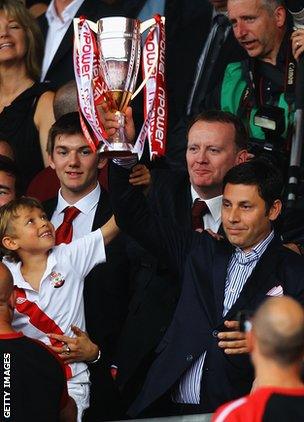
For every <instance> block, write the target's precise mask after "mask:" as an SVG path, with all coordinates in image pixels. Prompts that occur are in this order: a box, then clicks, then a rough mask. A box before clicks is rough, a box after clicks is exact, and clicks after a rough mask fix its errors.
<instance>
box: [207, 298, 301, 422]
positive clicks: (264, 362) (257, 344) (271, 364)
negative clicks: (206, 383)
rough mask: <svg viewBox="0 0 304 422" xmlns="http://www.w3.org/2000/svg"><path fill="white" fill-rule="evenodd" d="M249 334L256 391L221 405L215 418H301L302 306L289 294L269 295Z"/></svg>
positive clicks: (231, 421) (229, 421) (218, 421)
mask: <svg viewBox="0 0 304 422" xmlns="http://www.w3.org/2000/svg"><path fill="white" fill-rule="evenodd" d="M246 324H250V322H248V321H247V323H246ZM247 338H248V347H249V350H250V353H251V359H252V362H253V365H254V368H255V375H256V382H255V387H254V391H253V392H252V393H251V394H250V395H249V396H246V397H242V398H240V399H238V400H235V401H233V402H231V403H228V404H226V405H224V406H222V407H221V408H220V409H219V410H218V411H217V412H216V414H215V416H214V417H213V421H214V422H237V421H246V422H253V421H254V422H262V421H269V422H277V421H295V422H296V421H301V420H302V419H303V406H304V384H303V382H302V380H301V375H300V374H301V369H302V364H303V354H304V313H303V308H302V307H301V306H300V304H299V303H298V302H296V301H295V300H293V299H291V298H289V297H287V296H286V297H276V298H271V299H267V300H266V302H265V303H264V304H263V305H261V307H260V308H259V309H258V311H257V313H256V315H255V316H254V318H253V320H252V328H251V330H250V331H249V332H248V333H247Z"/></svg>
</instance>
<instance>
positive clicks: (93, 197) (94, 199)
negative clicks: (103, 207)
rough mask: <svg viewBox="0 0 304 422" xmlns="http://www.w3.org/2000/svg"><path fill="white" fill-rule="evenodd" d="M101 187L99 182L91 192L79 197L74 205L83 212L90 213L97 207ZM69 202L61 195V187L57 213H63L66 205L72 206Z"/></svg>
mask: <svg viewBox="0 0 304 422" xmlns="http://www.w3.org/2000/svg"><path fill="white" fill-rule="evenodd" d="M100 193H101V189H100V185H99V183H97V185H96V187H95V189H93V190H92V191H91V192H90V193H88V194H87V195H86V196H84V197H83V198H81V199H79V201H77V202H75V204H73V206H74V207H76V208H78V209H79V210H80V212H81V213H82V214H89V212H90V211H91V210H92V209H93V208H94V207H95V205H96V204H97V203H98V201H99V197H100ZM70 206H71V204H69V203H68V202H67V201H66V200H65V199H64V198H63V196H62V195H61V189H60V190H59V192H58V202H57V213H58V214H60V213H62V212H63V211H64V210H65V209H66V207H70Z"/></svg>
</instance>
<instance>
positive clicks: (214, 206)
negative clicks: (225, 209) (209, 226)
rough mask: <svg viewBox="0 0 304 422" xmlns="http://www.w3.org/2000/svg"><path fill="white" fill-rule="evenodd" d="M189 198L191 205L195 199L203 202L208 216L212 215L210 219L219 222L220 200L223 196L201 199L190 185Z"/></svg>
mask: <svg viewBox="0 0 304 422" xmlns="http://www.w3.org/2000/svg"><path fill="white" fill-rule="evenodd" d="M191 197H192V204H193V202H194V201H195V200H196V199H201V200H202V201H205V202H206V204H207V206H208V208H209V211H210V214H211V215H212V218H213V220H214V221H216V222H217V221H219V220H220V219H221V209H222V198H223V195H219V196H215V197H214V198H211V199H203V198H201V197H200V196H199V194H198V193H197V192H196V190H195V189H194V187H193V186H192V185H191Z"/></svg>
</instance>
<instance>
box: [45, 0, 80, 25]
mask: <svg viewBox="0 0 304 422" xmlns="http://www.w3.org/2000/svg"><path fill="white" fill-rule="evenodd" d="M83 2H84V0H73V1H72V2H71V3H70V4H69V5H68V6H67V7H66V8H65V9H64V10H63V12H62V13H61V16H58V15H57V11H56V8H55V0H52V1H51V3H50V4H49V7H48V8H47V11H46V12H45V16H46V18H47V20H48V22H49V24H51V22H52V21H54V20H55V19H60V20H61V22H62V23H66V22H68V21H70V20H72V19H73V18H74V17H75V15H76V13H77V11H78V9H79V8H80V6H81V5H82V3H83Z"/></svg>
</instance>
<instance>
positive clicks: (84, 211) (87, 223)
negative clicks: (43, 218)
mask: <svg viewBox="0 0 304 422" xmlns="http://www.w3.org/2000/svg"><path fill="white" fill-rule="evenodd" d="M100 193H101V189H100V185H99V183H98V184H97V186H96V188H95V189H93V190H92V191H91V192H90V193H89V194H88V195H86V196H85V197H83V198H82V199H80V200H79V201H77V202H76V203H75V204H73V206H74V207H76V208H78V209H79V210H80V213H79V214H78V215H77V217H76V218H75V220H73V223H72V224H73V240H75V239H79V238H81V237H83V236H85V235H86V234H88V233H90V232H91V230H92V226H93V221H94V217H95V213H96V209H97V205H98V201H99V197H100ZM70 206H71V204H69V203H68V202H67V201H66V200H65V199H64V198H63V197H62V195H61V189H60V190H59V192H58V203H57V207H56V209H55V211H54V214H53V216H52V218H51V222H52V223H53V224H54V227H55V229H57V227H59V226H60V224H61V223H62V222H63V217H64V210H65V208H66V207H70Z"/></svg>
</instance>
